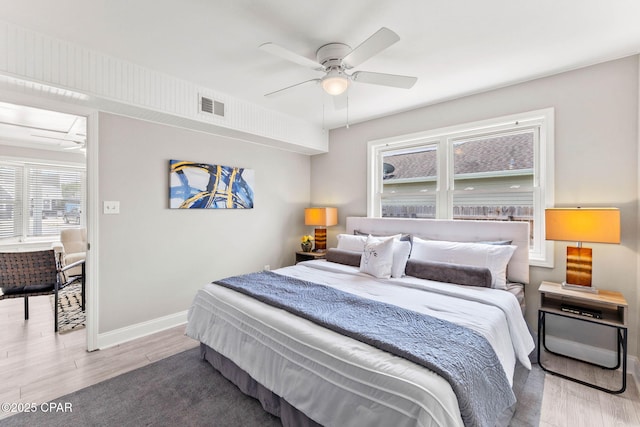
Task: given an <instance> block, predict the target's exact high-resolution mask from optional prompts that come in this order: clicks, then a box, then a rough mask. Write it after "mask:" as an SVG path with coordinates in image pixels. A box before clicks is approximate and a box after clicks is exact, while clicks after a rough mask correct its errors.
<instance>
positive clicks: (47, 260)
mask: <svg viewBox="0 0 640 427" xmlns="http://www.w3.org/2000/svg"><path fill="white" fill-rule="evenodd" d="M79 265H82V279H81V280H82V283H83V285H84V261H79V262H77V263H73V264H70V265H68V266H65V267H64V268H60V267H59V266H58V264H57V262H56V256H55V252H54V251H53V249H50V250H45V251H33V252H0V300H3V299H8V298H24V319H25V320H28V319H29V297H34V296H38V295H51V294H53V295H55V297H54V331H55V332H58V291H59V290H60V289H62V288H64V286H66V285H67V283H65V282H64V281H63V280H62V277H64V276H63V274H62V273H63V271H64V270H66V269H69V268H73V267H77V266H79ZM83 290H84V286H83ZM83 297H84V295H83ZM83 309H84V307H83Z"/></svg>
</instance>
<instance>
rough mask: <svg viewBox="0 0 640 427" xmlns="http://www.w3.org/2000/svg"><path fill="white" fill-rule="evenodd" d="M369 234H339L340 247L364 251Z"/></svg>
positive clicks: (346, 249)
mask: <svg viewBox="0 0 640 427" xmlns="http://www.w3.org/2000/svg"><path fill="white" fill-rule="evenodd" d="M366 242H367V236H356V235H353V234H338V249H341V250H343V251H355V252H363V251H364V244H365V243H366Z"/></svg>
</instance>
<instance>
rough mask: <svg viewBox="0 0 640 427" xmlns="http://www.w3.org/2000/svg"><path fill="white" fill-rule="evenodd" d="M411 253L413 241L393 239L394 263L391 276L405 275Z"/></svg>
mask: <svg viewBox="0 0 640 427" xmlns="http://www.w3.org/2000/svg"><path fill="white" fill-rule="evenodd" d="M410 253H411V243H410V242H407V241H403V240H394V241H393V265H392V266H391V277H395V278H398V277H402V276H404V269H405V267H406V265H407V260H408V259H409V254H410Z"/></svg>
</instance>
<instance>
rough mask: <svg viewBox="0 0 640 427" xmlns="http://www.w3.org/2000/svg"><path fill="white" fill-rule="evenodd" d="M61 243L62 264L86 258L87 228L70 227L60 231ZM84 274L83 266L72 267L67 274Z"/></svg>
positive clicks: (68, 275)
mask: <svg viewBox="0 0 640 427" xmlns="http://www.w3.org/2000/svg"><path fill="white" fill-rule="evenodd" d="M60 243H62V248H61V249H62V253H61V255H60V257H61V260H60V262H61V264H62V267H65V266H67V265H69V264H73V263H75V262H77V261H80V260H84V259H85V258H86V257H87V229H86V228H68V229H65V230H62V231H61V232H60ZM81 274H82V271H81V267H80V266H78V267H75V268H71V269H69V270H68V271H67V273H66V276H67V277H69V278H71V277H72V276H80V275H81Z"/></svg>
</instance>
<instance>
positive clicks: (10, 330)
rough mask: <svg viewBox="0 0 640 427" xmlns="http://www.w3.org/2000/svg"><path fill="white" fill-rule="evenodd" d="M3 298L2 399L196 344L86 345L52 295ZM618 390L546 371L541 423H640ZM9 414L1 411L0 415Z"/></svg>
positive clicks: (157, 338)
mask: <svg viewBox="0 0 640 427" xmlns="http://www.w3.org/2000/svg"><path fill="white" fill-rule="evenodd" d="M29 303H30V317H31V318H30V319H29V320H28V321H27V322H25V320H24V318H23V307H24V305H23V301H22V299H15V300H4V301H0V325H1V326H0V328H1V329H0V403H1V402H10V403H12V402H16V403H18V402H23V403H26V402H34V403H42V402H46V401H49V400H51V399H54V398H57V397H60V396H63V395H65V394H68V393H71V392H73V391H75V390H79V389H81V388H84V387H87V386H89V385H92V384H95V383H98V382H100V381H104V380H106V379H108V378H111V377H114V376H117V375H119V374H121V373H124V372H127V371H130V370H133V369H136V368H139V367H141V366H144V365H147V364H149V363H153V362H155V361H157V360H160V359H162V358H165V357H168V356H170V355H172V354H176V353H179V352H181V351H184V350H187V349H189V348H193V347H195V346H197V342H195V341H194V340H192V339H191V338H188V337H186V336H185V335H184V326H181V327H177V328H173V329H169V330H167V331H164V332H160V333H157V334H154V335H151V336H148V337H145V338H140V339H138V340H135V341H131V342H128V343H125V344H121V345H119V346H115V347H111V348H108V349H105V350H100V351H95V352H91V353H89V352H87V351H86V334H85V330H84V329H83V330H79V331H75V332H70V333H67V334H54V332H53V310H52V307H51V303H50V301H49V297H48V296H41V297H35V298H30V299H29ZM543 360H544V361H545V366H548V367H551V368H553V369H558V370H563V371H564V370H565V369H566V370H567V371H564V372H569V373H570V374H571V375H580V376H583V378H586V379H589V380H597V381H602V384H604V385H606V386H609V385H610V383H611V382H612V381H613V380H614V378H613V376H612V375H613V374H612V373H611V372H609V371H604V370H601V369H597V368H590V367H588V368H585V367H584V365H582V364H577V363H574V362H572V361H570V360H567V359H565V358H556V357H553V356H547V357H546V358H545V359H543ZM627 384H628V385H627V391H626V392H625V393H623V394H622V395H619V396H615V395H610V394H607V393H603V392H599V391H597V390H594V389H591V388H588V387H584V386H581V385H579V384H576V383H573V382H570V381H566V380H563V379H560V378H558V377H555V376H553V375H546V377H545V384H544V395H543V397H542V410H541V414H540V425H541V426H544V427H551V426H553V427H565V426H567V427H569V426H571V427H575V426H580V427H590V426H593V427H604V426H607V427H608V426H640V397H639V394H638V389H637V387H636V384H635V382H634V381H633V379H632V378H631V376H629V379H628V381H627ZM9 415H11V414H10V413H3V412H1V411H0V419H1V418H3V417H6V416H9Z"/></svg>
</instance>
